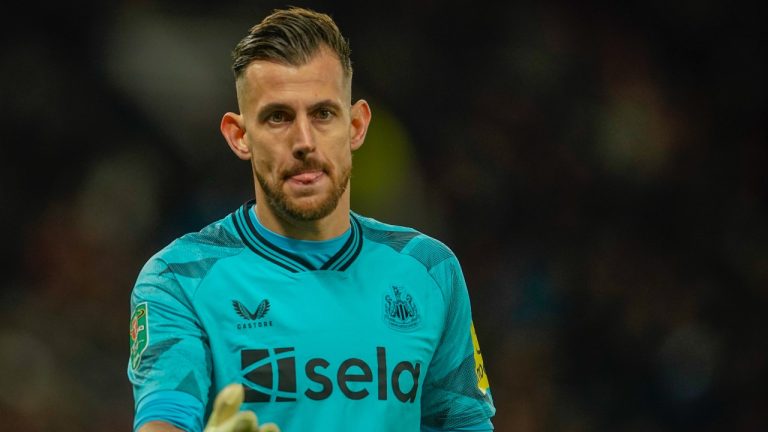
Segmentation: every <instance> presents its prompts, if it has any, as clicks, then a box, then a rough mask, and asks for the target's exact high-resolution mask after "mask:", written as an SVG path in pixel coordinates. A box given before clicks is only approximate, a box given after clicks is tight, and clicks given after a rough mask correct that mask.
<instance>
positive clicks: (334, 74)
mask: <svg viewBox="0 0 768 432" xmlns="http://www.w3.org/2000/svg"><path fill="white" fill-rule="evenodd" d="M348 81H349V80H348V79H346V78H345V76H344V70H343V69H342V66H341V62H339V59H338V57H336V55H334V54H332V53H331V52H329V51H328V50H326V49H321V50H320V51H318V53H317V54H315V55H314V56H313V57H312V58H311V59H310V60H309V61H308V62H307V63H305V64H303V65H300V66H293V65H289V64H284V63H277V62H274V61H266V60H256V61H253V62H252V63H251V64H249V65H248V67H247V68H246V69H245V71H244V74H243V75H242V77H240V79H239V80H238V83H237V90H238V100H240V103H241V107H240V109H241V111H246V110H251V109H258V108H259V107H260V106H263V105H266V104H269V103H276V102H277V103H283V104H288V105H293V104H302V103H312V102H313V101H316V100H321V99H331V100H336V101H338V102H339V104H342V102H345V101H346V102H349V99H350V89H349V82H348Z"/></svg>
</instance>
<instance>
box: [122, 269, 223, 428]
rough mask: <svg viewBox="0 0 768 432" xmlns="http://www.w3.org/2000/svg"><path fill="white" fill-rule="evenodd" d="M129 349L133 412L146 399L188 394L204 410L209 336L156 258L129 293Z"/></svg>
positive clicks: (175, 281) (185, 295) (182, 291)
mask: <svg viewBox="0 0 768 432" xmlns="http://www.w3.org/2000/svg"><path fill="white" fill-rule="evenodd" d="M130 345H131V346H130V360H129V362H128V378H129V380H130V382H131V384H132V386H133V394H134V402H135V407H136V409H137V410H139V409H140V407H142V406H144V404H142V401H143V400H144V399H145V398H146V397H147V396H149V395H151V394H157V393H158V392H168V391H175V392H183V393H187V394H189V395H191V396H192V397H194V398H195V399H197V400H199V401H200V403H201V404H202V406H206V404H207V401H208V391H209V388H210V385H211V382H210V376H211V356H210V349H209V347H208V341H207V335H206V334H205V332H204V330H203V328H202V326H201V325H200V322H199V320H198V318H197V315H196V314H195V312H194V308H193V307H192V300H191V294H190V293H189V292H187V291H185V289H184V287H182V285H181V284H180V283H179V281H178V279H177V278H176V277H175V275H174V274H173V273H172V272H171V271H170V269H169V266H168V265H167V264H166V263H165V261H163V260H162V259H160V258H157V257H154V258H152V259H151V260H150V261H149V262H148V263H147V264H146V265H145V266H144V268H143V269H142V271H141V272H140V274H139V277H138V279H137V281H136V284H135V286H134V288H133V292H132V295H131V320H130ZM139 415H140V413H139V412H137V413H136V416H137V417H139ZM195 429H197V430H200V429H202V424H200V425H197V427H196V428H195Z"/></svg>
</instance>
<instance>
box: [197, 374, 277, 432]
mask: <svg viewBox="0 0 768 432" xmlns="http://www.w3.org/2000/svg"><path fill="white" fill-rule="evenodd" d="M244 398H245V392H244V391H243V386H242V384H230V385H228V386H226V387H224V388H223V389H221V391H220V392H219V394H218V395H216V400H215V401H214V402H213V412H211V416H210V417H209V418H208V424H206V425H205V430H203V432H280V428H279V427H277V425H276V424H274V423H266V424H263V425H261V426H259V420H258V419H257V418H256V414H255V413H254V412H253V411H250V410H246V411H240V405H242V404H243V399H244Z"/></svg>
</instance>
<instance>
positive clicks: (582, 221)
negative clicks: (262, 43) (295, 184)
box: [0, 0, 768, 432]
mask: <svg viewBox="0 0 768 432" xmlns="http://www.w3.org/2000/svg"><path fill="white" fill-rule="evenodd" d="M295 3H296V4H299V5H309V6H313V7H316V8H318V9H320V10H323V11H325V12H329V13H330V14H331V15H332V16H333V17H334V18H335V19H336V20H337V22H338V23H339V25H340V27H341V28H342V30H343V31H344V32H345V33H346V35H347V36H348V37H349V38H350V40H351V44H352V50H353V61H354V66H355V81H354V97H356V98H359V97H364V98H366V99H367V100H368V101H369V102H370V103H371V105H372V107H373V112H374V119H373V124H372V129H371V132H370V136H369V139H368V141H367V143H366V145H365V146H364V147H363V148H362V149H361V150H360V152H359V153H358V154H356V156H355V164H356V168H355V172H354V178H353V191H354V192H353V195H354V197H353V207H354V208H356V209H357V210H358V211H360V212H363V213H367V214H369V215H371V216H374V217H377V218H380V219H382V220H385V221H389V222H394V223H402V224H407V225H411V226H414V227H416V228H418V229H420V230H422V231H424V232H426V233H428V234H432V235H434V236H436V237H438V238H440V239H442V240H443V241H444V242H445V243H446V244H448V245H449V246H450V247H451V248H452V249H453V250H454V252H455V253H456V254H457V255H458V257H459V259H460V260H461V262H462V263H463V266H464V271H465V274H466V278H467V281H468V283H469V289H470V293H471V296H472V301H473V310H474V316H475V325H476V327H477V332H478V335H479V338H480V341H481V345H482V348H483V354H484V357H485V361H486V367H487V370H488V372H489V375H490V380H491V386H492V390H493V395H494V397H495V400H496V406H497V409H498V415H497V416H496V418H495V419H494V421H495V424H496V429H497V430H498V431H501V432H506V431H522V432H527V431H567V432H579V431H633V432H645V431H649V432H650V431H653V432H656V431H697V432H705V431H758V430H768V422H767V421H766V412H768V399H767V398H766V386H765V383H766V382H768V380H766V361H767V358H766V356H767V355H768V346H767V345H768V338H767V337H766V330H767V329H768V325H767V324H768V323H766V321H767V320H766V312H765V309H766V303H767V302H766V297H767V296H768V209H767V207H766V206H767V204H768V200H766V198H767V197H766V186H767V184H766V183H767V179H766V172H767V171H768V164H767V162H768V158H767V156H768V147H767V146H766V134H765V123H764V121H763V117H764V108H765V97H764V94H765V89H764V76H765V68H764V58H763V57H764V55H763V54H764V53H763V51H762V50H763V48H761V47H764V38H763V34H764V33H763V29H762V26H763V22H764V16H763V15H761V14H759V13H758V12H757V11H756V10H753V9H751V8H750V7H748V4H749V3H741V2H737V3H732V2H706V1H705V2H692V1H688V2H664V1H628V2H617V3H621V4H622V5H621V6H619V5H613V6H605V5H598V3H589V2H565V1H563V2H553V1H546V2H530V4H502V3H500V2H499V3H496V2H465V3H458V2H457V3H450V4H449V3H447V2H438V1H413V2H390V1H388V2H358V3H338V2H319V3H304V2H295ZM277 6H283V4H279V3H274V2H234V1H218V2H203V1H150V0H147V1H123V2H91V3H90V4H89V3H88V2H86V3H84V4H79V5H74V4H70V3H69V2H56V3H52V2H42V3H38V2H27V3H23V4H18V5H17V7H18V8H20V9H21V10H22V11H21V12H17V13H15V14H10V13H8V12H7V11H6V12H4V13H3V18H0V23H2V26H0V32H1V33H2V50H0V66H1V68H0V74H1V75H0V106H1V108H0V109H2V116H0V131H2V132H1V133H2V145H1V146H0V199H1V200H2V201H1V203H0V208H1V209H2V211H0V226H2V227H3V231H2V233H0V234H2V240H3V242H4V245H3V259H2V260H1V261H0V262H1V263H2V264H1V265H2V268H0V271H2V275H3V277H2V279H0V280H1V281H2V282H1V283H2V290H1V291H0V295H1V296H2V306H1V308H2V309H0V312H1V313H0V325H1V327H0V419H2V420H1V421H0V422H1V423H0V424H2V426H0V429H2V430H8V431H17V432H36V431H52V430H54V431H58V432H69V431H107V430H109V431H118V430H120V431H122V430H129V427H130V426H129V425H130V423H131V420H132V396H131V390H130V386H129V384H128V382H127V379H126V376H125V368H126V365H127V358H128V331H127V330H128V314H129V310H128V300H129V292H130V290H131V287H132V284H133V282H134V280H135V277H136V275H137V272H138V270H139V268H140V267H141V265H142V264H143V262H144V261H145V260H146V259H147V258H148V257H149V256H150V255H151V254H152V253H154V251H156V250H157V249H159V248H160V247H162V246H164V245H165V244H166V243H167V242H169V241H170V240H171V239H173V238H174V237H176V236H178V235H180V234H182V233H185V232H188V231H192V230H197V229H199V228H200V227H202V226H203V225H205V224H207V223H208V222H210V221H212V220H214V219H217V218H219V217H221V216H223V215H225V214H226V213H228V212H229V211H231V210H233V209H234V208H235V207H237V206H238V205H240V204H241V203H242V202H244V201H245V200H247V199H248V198H249V197H250V196H251V194H252V187H251V178H250V171H249V167H248V165H247V164H245V163H243V162H241V161H239V160H238V159H236V158H235V157H234V155H232V154H231V152H230V151H229V149H228V148H227V146H226V144H225V142H224V140H223V138H221V136H220V135H219V132H218V124H219V120H220V118H221V114H222V113H223V112H225V111H227V110H234V109H235V100H234V90H233V85H232V78H231V75H230V71H229V66H230V59H229V51H230V50H231V48H232V47H233V46H234V44H235V43H236V42H237V40H238V39H239V38H240V37H241V36H242V35H243V34H244V32H245V31H246V30H247V28H248V27H249V26H250V25H251V24H254V23H255V22H256V21H257V20H260V19H261V17H263V16H264V15H265V14H266V13H267V12H268V11H269V10H271V9H272V8H273V7H277ZM318 430H321V429H320V428H319V429H318ZM288 432H290V431H288Z"/></svg>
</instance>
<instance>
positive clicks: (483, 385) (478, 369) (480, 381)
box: [470, 323, 490, 394]
mask: <svg viewBox="0 0 768 432" xmlns="http://www.w3.org/2000/svg"><path fill="white" fill-rule="evenodd" d="M470 331H471V332H472V345H473V346H474V348H475V374H477V388H479V389H480V391H481V392H483V394H486V393H488V389H490V384H488V374H486V373H485V366H484V365H483V356H482V354H481V353H480V343H479V342H478V341H477V334H476V333H475V323H472V324H471V325H470Z"/></svg>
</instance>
